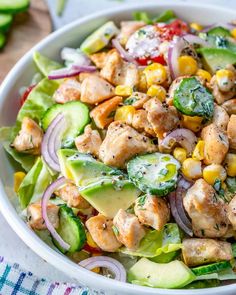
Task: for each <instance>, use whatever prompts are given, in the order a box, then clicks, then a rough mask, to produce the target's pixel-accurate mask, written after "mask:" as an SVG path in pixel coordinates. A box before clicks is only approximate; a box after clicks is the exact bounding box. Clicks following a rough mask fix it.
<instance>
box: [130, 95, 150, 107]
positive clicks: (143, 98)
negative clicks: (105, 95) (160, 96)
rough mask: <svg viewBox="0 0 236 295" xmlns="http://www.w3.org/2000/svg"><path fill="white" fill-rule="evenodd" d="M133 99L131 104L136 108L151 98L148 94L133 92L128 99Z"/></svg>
mask: <svg viewBox="0 0 236 295" xmlns="http://www.w3.org/2000/svg"><path fill="white" fill-rule="evenodd" d="M132 98H133V100H134V102H133V103H132V106H133V107H135V108H136V109H141V108H142V107H143V105H144V104H145V102H147V101H148V100H149V99H151V97H150V96H148V95H147V94H146V93H142V92H133V94H132V96H131V97H130V99H132Z"/></svg>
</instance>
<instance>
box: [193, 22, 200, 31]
mask: <svg viewBox="0 0 236 295" xmlns="http://www.w3.org/2000/svg"><path fill="white" fill-rule="evenodd" d="M190 28H191V29H193V30H195V31H201V30H202V29H203V26H201V25H200V24H198V23H191V24H190Z"/></svg>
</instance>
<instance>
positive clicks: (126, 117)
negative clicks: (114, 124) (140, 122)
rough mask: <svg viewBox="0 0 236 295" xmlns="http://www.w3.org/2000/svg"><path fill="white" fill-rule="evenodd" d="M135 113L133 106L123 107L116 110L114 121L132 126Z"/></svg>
mask: <svg viewBox="0 0 236 295" xmlns="http://www.w3.org/2000/svg"><path fill="white" fill-rule="evenodd" d="M135 112H136V109H135V107H133V106H123V107H120V108H118V109H117V110H116V113H115V118H114V119H115V121H122V122H125V123H127V124H132V121H133V116H134V114H135Z"/></svg>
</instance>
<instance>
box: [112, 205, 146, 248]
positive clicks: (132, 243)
mask: <svg viewBox="0 0 236 295" xmlns="http://www.w3.org/2000/svg"><path fill="white" fill-rule="evenodd" d="M113 223H114V226H115V228H116V230H117V233H116V237H117V239H118V240H119V241H120V242H121V243H122V244H124V245H125V246H126V247H127V248H129V249H132V250H135V249H136V248H137V247H138V245H139V243H140V241H141V240H142V238H143V237H144V236H145V230H144V227H143V226H142V225H141V224H140V223H139V220H138V218H137V217H136V216H135V215H134V214H130V213H127V212H125V210H123V209H120V210H119V211H118V213H117V214H116V216H115V217H114V219H113Z"/></svg>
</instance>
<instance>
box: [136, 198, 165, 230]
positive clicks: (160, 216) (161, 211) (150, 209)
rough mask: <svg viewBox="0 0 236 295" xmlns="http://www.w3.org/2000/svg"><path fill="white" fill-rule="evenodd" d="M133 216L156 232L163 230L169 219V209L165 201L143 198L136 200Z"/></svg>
mask: <svg viewBox="0 0 236 295" xmlns="http://www.w3.org/2000/svg"><path fill="white" fill-rule="evenodd" d="M134 212H135V215H137V217H138V219H139V222H140V223H142V224H144V225H148V226H151V227H153V228H154V229H156V230H161V229H163V227H164V225H165V224H166V223H167V222H168V220H169V219H170V209H169V207H168V206H167V203H166V202H165V200H163V199H161V198H159V197H157V196H150V195H147V196H143V197H140V198H138V199H137V200H136V202H135V207H134Z"/></svg>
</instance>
